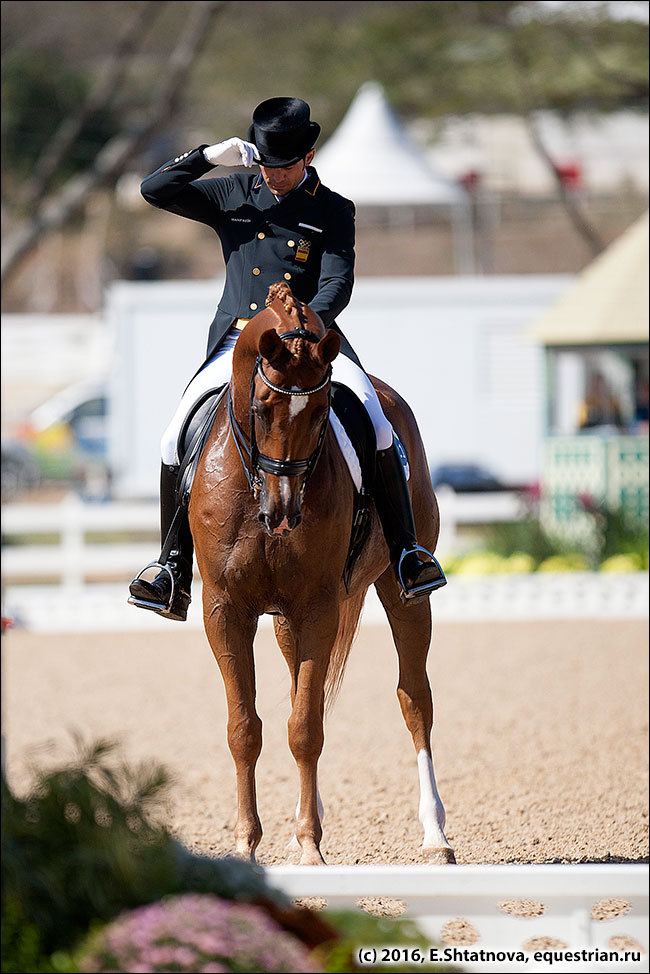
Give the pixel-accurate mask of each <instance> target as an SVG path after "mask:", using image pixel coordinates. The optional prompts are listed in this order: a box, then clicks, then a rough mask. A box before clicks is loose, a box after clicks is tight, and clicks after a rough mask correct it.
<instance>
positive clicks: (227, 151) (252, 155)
mask: <svg viewBox="0 0 650 974" xmlns="http://www.w3.org/2000/svg"><path fill="white" fill-rule="evenodd" d="M203 155H204V156H205V158H206V161H207V162H211V163H212V165H213V166H252V165H253V163H254V162H255V161H256V160H257V159H259V157H260V154H259V152H258V151H257V146H255V145H253V144H252V143H251V142H244V140H243V139H237V138H234V139H227V140H226V141H225V142H218V143H217V144H216V145H209V146H208V147H207V149H204V150H203Z"/></svg>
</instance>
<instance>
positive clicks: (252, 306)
mask: <svg viewBox="0 0 650 974" xmlns="http://www.w3.org/2000/svg"><path fill="white" fill-rule="evenodd" d="M248 307H249V308H250V309H251V311H257V305H256V304H255V302H254V301H253V302H252V304H249V305H248Z"/></svg>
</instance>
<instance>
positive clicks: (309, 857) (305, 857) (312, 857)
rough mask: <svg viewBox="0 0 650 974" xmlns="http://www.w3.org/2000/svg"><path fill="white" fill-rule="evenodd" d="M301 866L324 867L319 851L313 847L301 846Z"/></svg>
mask: <svg viewBox="0 0 650 974" xmlns="http://www.w3.org/2000/svg"><path fill="white" fill-rule="evenodd" d="M300 865H301V866H324V865H326V863H325V860H324V859H323V857H322V855H321V853H320V849H319V848H318V847H317V846H315V845H307V846H306V847H305V846H302V855H301V856H300Z"/></svg>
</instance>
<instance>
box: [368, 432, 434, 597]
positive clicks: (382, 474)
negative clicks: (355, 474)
mask: <svg viewBox="0 0 650 974" xmlns="http://www.w3.org/2000/svg"><path fill="white" fill-rule="evenodd" d="M376 485H377V488H378V489H377V490H376V491H375V504H376V506H377V512H378V514H379V517H380V519H381V525H382V528H383V529H384V536H385V538H386V542H387V544H388V550H389V551H390V556H391V559H392V561H393V564H394V565H395V572H396V574H397V580H398V581H399V583H400V586H401V589H402V601H403V602H407V601H410V600H411V599H418V598H423V597H424V596H427V595H429V594H430V593H431V592H434V591H435V590H436V589H437V588H442V586H443V585H446V584H447V579H446V578H445V575H444V572H443V570H442V568H441V567H440V565H439V563H438V562H437V561H436V559H435V558H434V557H433V555H432V554H431V552H429V551H427V550H426V548H422V547H421V546H420V545H418V543H417V538H416V535H415V521H414V519H413V508H412V507H411V497H410V495H409V490H408V485H407V482H406V475H405V473H404V467H403V465H402V460H401V458H400V455H399V453H398V450H397V446H396V445H395V441H394V440H393V445H392V446H391V447H390V448H389V449H388V450H378V451H377V479H376ZM420 554H423V555H426V556H427V557H428V558H429V559H430V560H429V561H423V560H422V559H421V558H420Z"/></svg>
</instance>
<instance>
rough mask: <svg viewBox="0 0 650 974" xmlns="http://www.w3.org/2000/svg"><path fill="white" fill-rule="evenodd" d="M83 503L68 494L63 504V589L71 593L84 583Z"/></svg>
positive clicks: (75, 496)
mask: <svg viewBox="0 0 650 974" xmlns="http://www.w3.org/2000/svg"><path fill="white" fill-rule="evenodd" d="M82 514H83V503H82V502H81V500H80V499H79V498H78V497H77V495H76V494H72V493H70V494H68V495H67V496H66V497H65V499H64V500H63V502H62V504H61V526H62V533H61V560H62V563H63V564H62V583H63V588H64V589H65V590H66V591H67V592H68V593H70V592H71V591H75V590H78V589H80V588H81V587H82V586H83V583H84V523H83V516H82Z"/></svg>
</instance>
